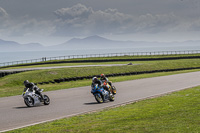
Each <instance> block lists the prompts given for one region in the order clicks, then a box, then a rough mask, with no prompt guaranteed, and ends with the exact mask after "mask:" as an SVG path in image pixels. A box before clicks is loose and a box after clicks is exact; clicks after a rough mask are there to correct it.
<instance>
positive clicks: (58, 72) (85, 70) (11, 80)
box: [0, 59, 200, 97]
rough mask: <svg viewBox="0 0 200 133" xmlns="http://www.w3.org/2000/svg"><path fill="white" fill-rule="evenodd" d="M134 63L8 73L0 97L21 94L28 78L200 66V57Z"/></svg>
mask: <svg viewBox="0 0 200 133" xmlns="http://www.w3.org/2000/svg"><path fill="white" fill-rule="evenodd" d="M121 63H124V62H121ZM126 63H127V62H126ZM134 63H136V64H138V65H125V66H111V67H108V66H107V67H103V66H101V67H82V68H79V67H77V68H61V69H49V70H37V71H27V72H22V73H18V74H13V75H8V76H5V77H3V78H0V97H5V96H13V95H19V94H21V91H22V89H23V88H24V86H23V81H24V80H27V79H28V80H29V81H31V82H34V83H37V82H41V81H43V82H45V81H52V80H54V79H58V78H70V77H79V76H93V75H100V74H101V73H104V74H105V75H106V74H112V73H125V72H140V71H152V70H163V69H175V68H189V67H200V59H181V60H166V61H146V62H144V61H143V62H140V61H139V62H134ZM133 78H134V76H133ZM111 80H112V79H111ZM90 83H91V81H89V80H87V81H85V80H83V81H76V85H73V84H74V82H65V83H61V84H57V83H56V84H50V85H39V87H40V88H43V89H45V91H49V90H58V89H64V88H69V87H70V88H73V87H79V86H85V85H90Z"/></svg>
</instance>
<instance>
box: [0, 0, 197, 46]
mask: <svg viewBox="0 0 200 133" xmlns="http://www.w3.org/2000/svg"><path fill="white" fill-rule="evenodd" d="M93 35H99V36H101V37H105V38H108V39H112V40H124V41H125V40H131V41H156V42H171V41H187V40H200V39H199V35H200V1H199V0H0V39H2V40H9V41H17V42H19V43H41V44H43V45H45V46H49V45H56V44H60V43H63V42H66V41H68V40H70V39H72V38H74V37H76V38H84V37H88V36H93Z"/></svg>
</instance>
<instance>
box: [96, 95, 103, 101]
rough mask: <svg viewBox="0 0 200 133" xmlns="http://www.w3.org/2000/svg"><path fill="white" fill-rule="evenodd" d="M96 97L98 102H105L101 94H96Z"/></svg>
mask: <svg viewBox="0 0 200 133" xmlns="http://www.w3.org/2000/svg"><path fill="white" fill-rule="evenodd" d="M94 97H95V99H96V101H97V102H98V103H103V98H102V96H101V95H95V96H94Z"/></svg>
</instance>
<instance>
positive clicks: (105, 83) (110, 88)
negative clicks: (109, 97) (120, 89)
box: [104, 81, 117, 95]
mask: <svg viewBox="0 0 200 133" xmlns="http://www.w3.org/2000/svg"><path fill="white" fill-rule="evenodd" d="M111 84H112V81H110V82H106V81H105V82H104V85H107V86H108V87H109V90H110V91H111V92H112V94H113V95H116V94H117V89H116V87H115V86H114V85H112V86H111Z"/></svg>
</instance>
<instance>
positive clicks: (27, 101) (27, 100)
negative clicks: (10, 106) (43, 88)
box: [24, 96, 34, 107]
mask: <svg viewBox="0 0 200 133" xmlns="http://www.w3.org/2000/svg"><path fill="white" fill-rule="evenodd" d="M24 103H25V104H26V106H27V107H33V106H34V100H33V98H32V97H30V96H27V97H25V98H24Z"/></svg>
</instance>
